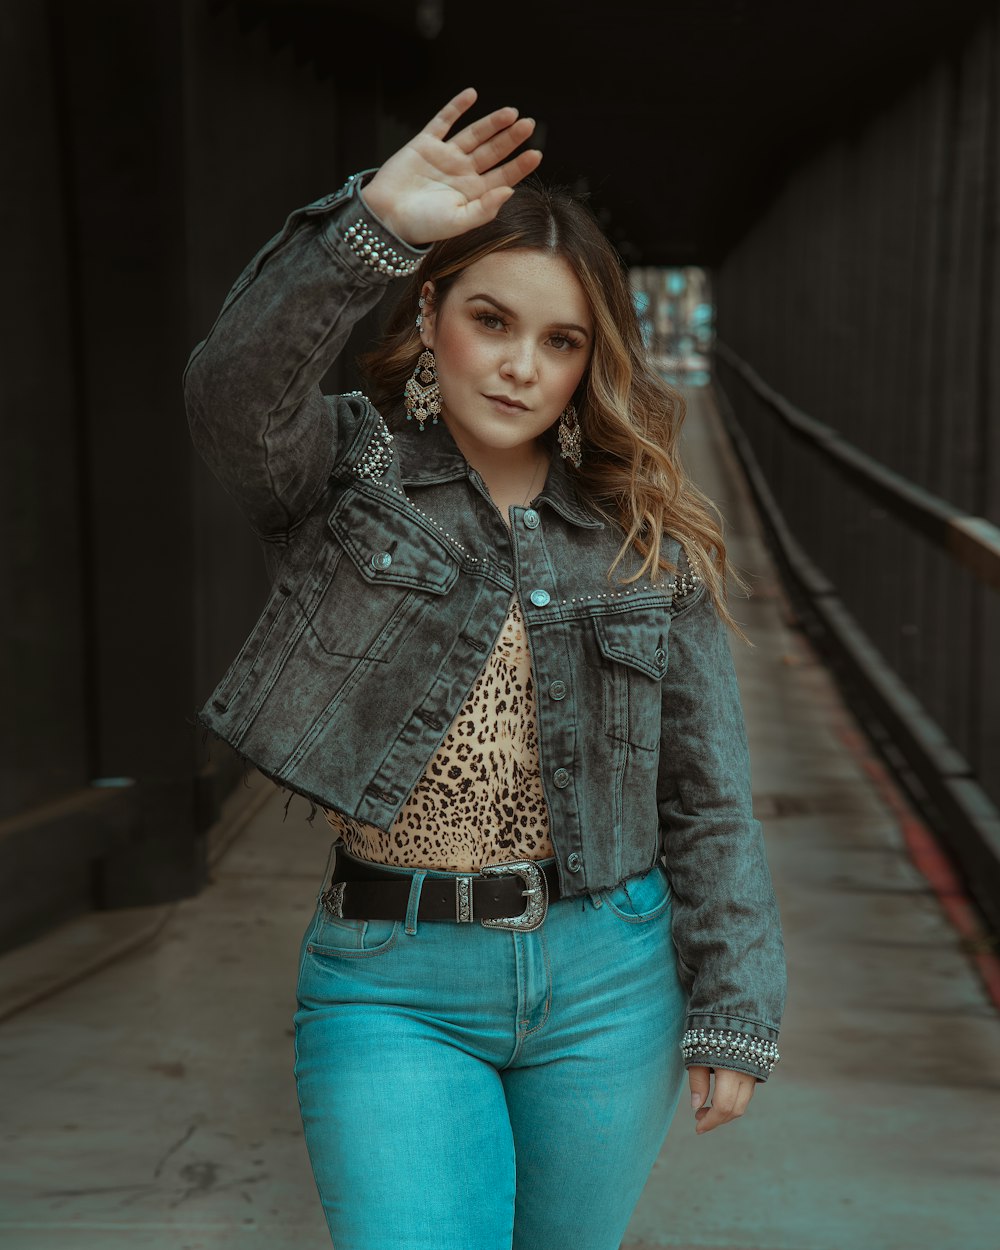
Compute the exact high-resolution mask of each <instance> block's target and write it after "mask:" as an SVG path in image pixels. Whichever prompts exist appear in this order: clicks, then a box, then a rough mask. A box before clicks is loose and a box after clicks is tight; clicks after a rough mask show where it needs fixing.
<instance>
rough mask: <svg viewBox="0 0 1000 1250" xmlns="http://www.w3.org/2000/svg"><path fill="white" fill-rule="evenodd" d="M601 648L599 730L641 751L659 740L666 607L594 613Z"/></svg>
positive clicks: (664, 656)
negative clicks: (663, 609) (601, 726)
mask: <svg viewBox="0 0 1000 1250" xmlns="http://www.w3.org/2000/svg"><path fill="white" fill-rule="evenodd" d="M594 628H595V630H596V632H597V645H598V647H599V648H600V650H601V656H602V666H601V677H602V682H603V686H604V732H605V733H606V734H607V735H608V737H609V738H616V739H617V740H618V741H620V742H627V743H628V744H629V745H630V746H633V747H639V748H640V749H641V750H644V751H655V750H656V748H657V747H658V746H659V742H660V718H661V715H662V687H663V675H664V674H665V673H666V671H667V634H668V632H669V630H670V617H669V616H668V615H667V613H666V612H662V613H661V612H656V611H643V610H637V611H633V612H625V613H622V614H620V615H615V616H598V617H595V618H594Z"/></svg>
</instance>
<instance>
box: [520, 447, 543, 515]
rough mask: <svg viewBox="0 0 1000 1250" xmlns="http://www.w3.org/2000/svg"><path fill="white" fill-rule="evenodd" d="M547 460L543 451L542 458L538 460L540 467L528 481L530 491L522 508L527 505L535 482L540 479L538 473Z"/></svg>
mask: <svg viewBox="0 0 1000 1250" xmlns="http://www.w3.org/2000/svg"><path fill="white" fill-rule="evenodd" d="M545 461H546V458H545V453H544V452H542V458H541V460H539V462H538V467H537V468H536V469H535V472H534V475H533V476H532V479H531V481H530V482H529V483H528V493H527V494H526V495H525V497H524V501H523V502H522V504H521V507H522V508H524V507H526V506H527V503H528V500H529V499H530V498H531V495H532V492H533V491H534V489H535V483H536V482H537V481H538V474H539V473H540V472H541V469H542V467H543V465H544V464H545Z"/></svg>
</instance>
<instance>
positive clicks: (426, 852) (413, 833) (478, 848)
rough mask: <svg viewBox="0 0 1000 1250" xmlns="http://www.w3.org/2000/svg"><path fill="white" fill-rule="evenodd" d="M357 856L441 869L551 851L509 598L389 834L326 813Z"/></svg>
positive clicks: (531, 705) (521, 645) (531, 711)
mask: <svg viewBox="0 0 1000 1250" xmlns="http://www.w3.org/2000/svg"><path fill="white" fill-rule="evenodd" d="M326 818H327V820H328V821H329V822H330V826H331V828H332V829H333V830H334V832H335V833H336V834H337V835H338V837H339V840H340V841H342V842H343V844H344V848H345V850H346V851H347V852H348V853H349V854H351V855H355V856H357V857H358V858H359V859H367V860H371V861H374V862H375V863H380V864H395V865H399V866H402V867H407V868H413V867H420V868H436V869H439V870H444V871H446V872H478V871H479V870H480V869H481V868H482V867H483V865H484V864H496V863H504V862H509V861H511V860H515V859H546V858H548V857H549V856H552V855H554V854H555V851H554V850H553V848H552V843H551V842H550V840H549V817H548V809H547V808H546V806H545V796H544V794H543V792H542V779H541V774H540V771H539V761H538V722H537V719H536V713H535V692H534V684H533V682H532V677H531V655H530V652H529V651H528V639H527V635H526V631H525V627H524V619H523V617H522V616H521V607H520V604H519V603H518V600H517V595H514V597H513V599H512V600H511V604H510V608H509V609H508V612H507V620H506V622H505V624H504V627H503V630H502V631H501V634H500V637H499V639H498V640H497V644H496V646H495V647H494V649H493V652H492V654H491V655H490V657H489V659H488V660H487V661H486V666H485V668H484V669H483V671H482V672H481V673H480V675H479V677H478V678H477V679H476V684H475V685H474V686H473V687H472V690H471V692H470V693H469V696H468V698H467V699H466V700H465V703H464V704H463V705H462V708H461V710H460V711H459V713H458V715H457V716H456V717H455V720H454V722H453V723H452V726H451V728H450V729H449V731H448V733H447V735H446V737H445V739H444V741H443V742H442V743H441V745H440V747H439V748H438V750H437V752H436V753H435V755H434V757H433V759H432V760H431V762H430V763H429V764H428V766H427V769H426V770H425V772H424V775H423V776H422V777H421V778H420V780H419V781H418V782H417V784H416V786H414V788H413V790H412V791H411V793H410V795H409V797H408V798H407V800H406V803H405V804H404V805H403V808H402V810H401V811H400V813H399V815H398V816H397V817H396V819H395V820H394V821H393V823H392V826H391V828H390V829H389V830H387V831H386V830H382V829H377V828H375V826H374V825H369V824H364V823H363V822H361V821H359V820H355V819H354V818H353V817H350V816H344V815H342V814H341V813H340V812H332V811H327V812H326Z"/></svg>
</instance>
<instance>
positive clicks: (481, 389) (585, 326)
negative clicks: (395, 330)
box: [420, 248, 594, 463]
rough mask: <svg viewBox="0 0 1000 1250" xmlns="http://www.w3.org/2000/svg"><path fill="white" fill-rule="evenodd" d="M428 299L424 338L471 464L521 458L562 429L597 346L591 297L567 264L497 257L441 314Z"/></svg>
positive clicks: (482, 264)
mask: <svg viewBox="0 0 1000 1250" xmlns="http://www.w3.org/2000/svg"><path fill="white" fill-rule="evenodd" d="M424 295H425V296H426V297H429V299H428V306H427V308H425V310H424V320H423V326H422V328H421V332H420V337H421V339H422V340H423V343H424V346H425V347H430V348H432V349H433V351H434V357H435V360H436V362H437V374H438V384H439V385H440V387H441V401H442V416H443V418H444V421H445V424H446V425H447V426H448V429H449V430H450V432H451V434H452V437H453V438H454V439H455V442H456V443H457V444H458V446H459V448H460V449H461V450H462V452H463V453H464V455H465V457H466V459H468V460H470V461H471V462H473V463H475V462H476V460H477V459H479V458H481V457H482V456H484V455H486V456H489V455H491V454H492V455H493V456H495V455H496V453H498V452H500V453H503V452H509V451H516V449H518V448H521V447H523V446H524V445H525V444H528V443H531V442H532V441H533V440H534V439H536V438H537V437H538V436H539V435H540V434H541V433H543V431H545V430H547V429H548V428H549V426H550V425H552V424H553V423H554V422H555V421H557V420H558V419H559V414H560V413H561V412H562V410H563V409H564V408H565V407H566V405H567V404H568V403H569V402H570V400H571V398H572V396H573V392H574V391H575V390H576V388H577V386H578V385H579V383H580V379H581V378H582V377H583V373H584V370H585V369H586V367H587V364H588V362H589V360H590V353H591V348H592V345H593V338H594V327H593V320H592V318H591V315H590V309H589V306H588V303H587V298H586V296H585V294H584V291H583V287H582V286H581V285H580V281H579V279H578V278H577V276H576V274H575V273H574V272H573V270H572V269H571V268H570V266H569V264H568V263H567V262H566V261H565V260H563V259H562V257H559V256H552V255H550V254H549V253H547V252H538V251H534V250H532V249H528V248H518V249H516V250H513V251H507V252H493V253H492V254H491V255H489V256H485V257H483V259H482V260H479V261H476V263H475V264H473V265H470V266H469V268H468V269H466V270H464V271H463V272H462V273H461V274H459V276H458V277H457V278H456V280H455V282H454V283H453V285H452V286H451V287H450V288H449V290H448V291H447V294H446V295H445V297H444V299H443V300H442V302H441V305H440V306H439V307H438V306H435V305H434V303H433V287H432V285H431V284H430V283H428V284H427V285H426V286H425V288H424Z"/></svg>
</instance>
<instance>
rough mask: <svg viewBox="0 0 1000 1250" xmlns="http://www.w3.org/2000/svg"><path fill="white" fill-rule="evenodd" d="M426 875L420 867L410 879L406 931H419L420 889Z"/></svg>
mask: <svg viewBox="0 0 1000 1250" xmlns="http://www.w3.org/2000/svg"><path fill="white" fill-rule="evenodd" d="M426 876H427V873H426V871H425V870H424V869H422V868H418V869H417V871H416V872H415V873H414V874H413V876H412V878H411V879H410V900H409V902H408V903H407V904H406V932H407V933H410V934H413V933H416V931H417V908H418V907H419V906H420V891H421V889H422V887H423V884H424V877H426Z"/></svg>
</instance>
